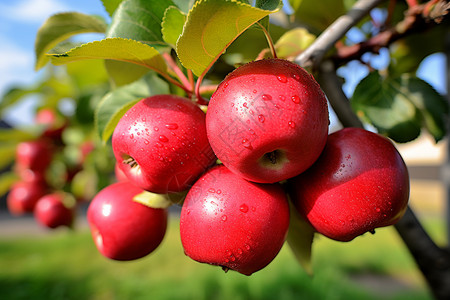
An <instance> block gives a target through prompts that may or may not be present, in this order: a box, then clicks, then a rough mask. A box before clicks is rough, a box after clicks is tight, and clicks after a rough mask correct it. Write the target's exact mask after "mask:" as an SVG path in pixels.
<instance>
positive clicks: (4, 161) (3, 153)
mask: <svg viewBox="0 0 450 300" xmlns="http://www.w3.org/2000/svg"><path fill="white" fill-rule="evenodd" d="M16 146H17V143H14V142H10V141H8V142H6V143H2V144H1V145H0V170H3V169H4V168H6V167H7V166H8V165H10V164H12V162H13V161H14V158H15V155H16Z"/></svg>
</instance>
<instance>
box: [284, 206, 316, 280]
mask: <svg viewBox="0 0 450 300" xmlns="http://www.w3.org/2000/svg"><path fill="white" fill-rule="evenodd" d="M289 202H290V201H289ZM314 232H315V231H314V229H313V228H312V227H311V225H309V224H308V223H307V222H306V221H305V220H304V219H303V218H302V217H301V216H300V215H299V213H298V212H297V210H296V209H295V207H294V206H293V205H292V203H291V202H290V221H289V232H288V237H287V242H288V245H289V247H290V248H291V250H292V252H293V253H294V255H295V258H296V259H297V261H298V262H299V263H300V265H301V266H302V267H303V269H304V270H305V271H306V273H308V274H309V275H312V274H313V269H312V264H311V253H312V243H313V239H314Z"/></svg>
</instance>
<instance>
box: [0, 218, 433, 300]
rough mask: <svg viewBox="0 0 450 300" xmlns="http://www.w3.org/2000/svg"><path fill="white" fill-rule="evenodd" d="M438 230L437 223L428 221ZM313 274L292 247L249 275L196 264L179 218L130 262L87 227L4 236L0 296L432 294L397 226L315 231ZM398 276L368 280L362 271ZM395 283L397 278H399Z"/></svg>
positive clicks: (281, 298)
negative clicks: (117, 257) (340, 235)
mask: <svg viewBox="0 0 450 300" xmlns="http://www.w3.org/2000/svg"><path fill="white" fill-rule="evenodd" d="M431 228H432V229H433V231H434V232H435V233H436V232H437V233H436V234H438V235H439V234H440V229H439V225H434V224H431ZM313 250H314V251H313V268H314V275H313V276H312V277H310V276H308V275H307V274H306V273H305V272H304V271H303V270H302V269H301V267H300V266H299V265H298V264H297V263H296V261H295V259H294V257H293V255H292V253H291V252H290V250H289V248H288V247H284V248H283V249H282V251H281V252H280V254H279V255H278V256H277V257H276V259H275V260H274V261H273V262H272V263H271V264H270V265H269V266H268V267H266V268H265V269H263V270H261V271H259V272H257V273H255V274H253V275H252V276H250V277H247V276H243V275H241V274H238V273H236V272H233V271H230V272H228V273H226V274H225V273H224V272H223V271H222V270H221V269H220V268H218V267H213V266H209V265H205V264H199V263H196V262H194V261H192V260H190V259H189V258H188V257H186V256H185V255H184V254H183V249H182V246H181V243H180V239H179V232H178V223H177V220H176V219H174V220H173V222H171V223H170V226H169V230H168V234H167V236H166V238H165V240H164V241H163V243H162V244H161V246H160V247H159V248H158V249H157V250H156V251H155V252H154V253H152V254H150V255H149V256H147V257H145V258H143V259H140V260H137V261H133V262H115V261H111V260H107V259H106V258H104V257H102V256H101V255H100V254H99V253H98V252H97V250H96V248H95V246H94V244H93V242H92V240H91V237H90V234H89V233H88V232H87V231H86V230H80V231H75V232H66V231H64V230H63V231H57V232H55V233H54V234H49V235H45V236H43V237H15V238H8V239H5V238H3V239H0V298H1V299H8V300H9V299H14V300H15V299H35V300H39V299H96V300H97V299H108V300H109V299H133V300H135V299H136V300H137V299H155V300H160V299H195V300H202V299H215V300H220V299H233V300H239V299H243V300H244V299H245V300H247V299H258V300H265V299H271V300H272V299H277V300H284V299H327V300H330V299H346V300H351V299H374V300H375V299H417V300H419V299H431V296H430V294H429V292H428V291H427V289H426V286H425V284H424V281H423V279H422V277H421V275H420V273H419V271H418V270H417V268H416V266H415V263H414V261H413V260H412V258H411V257H410V255H409V253H408V252H407V250H406V248H405V247H404V245H403V244H402V242H401V240H400V239H399V237H398V236H397V234H396V232H395V230H394V229H393V228H385V229H380V230H378V231H377V233H376V234H375V235H370V234H368V235H364V236H362V237H359V238H357V239H355V240H354V241H353V242H351V243H339V242H334V241H331V240H328V239H326V238H323V237H320V238H317V239H316V241H315V242H314V248H313ZM363 277H364V278H367V277H369V278H383V279H386V278H387V279H388V280H389V282H399V283H400V287H402V288H401V289H394V291H392V292H389V293H388V292H387V288H386V287H383V288H378V289H377V288H376V286H375V287H374V288H368V287H366V286H364V285H362V284H361V283H360V281H358V279H359V278H363ZM394 287H396V286H394Z"/></svg>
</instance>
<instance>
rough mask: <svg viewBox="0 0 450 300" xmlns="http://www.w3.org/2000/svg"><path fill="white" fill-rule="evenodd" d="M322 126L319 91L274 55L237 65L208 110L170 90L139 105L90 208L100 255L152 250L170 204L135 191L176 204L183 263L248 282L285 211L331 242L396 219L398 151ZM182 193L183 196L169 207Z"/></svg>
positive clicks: (403, 185) (405, 189)
mask: <svg viewBox="0 0 450 300" xmlns="http://www.w3.org/2000/svg"><path fill="white" fill-rule="evenodd" d="M328 127H329V115H328V106H327V99H326V97H325V95H324V93H323V92H322V90H321V88H320V86H319V85H318V83H317V82H316V81H315V80H314V78H313V77H312V76H311V75H310V74H309V73H307V72H306V71H305V70H304V69H302V68H301V67H300V66H298V65H297V64H295V63H292V62H290V61H287V60H283V59H264V60H257V61H253V62H250V63H248V64H245V65H243V66H241V67H238V68H237V69H235V70H234V71H233V72H231V73H230V74H228V75H227V76H226V77H225V78H224V80H223V81H222V82H221V83H220V84H219V85H218V87H217V89H216V91H215V92H214V93H213V95H212V96H211V98H210V101H209V103H208V106H207V109H206V113H204V111H202V109H201V108H200V107H199V106H198V105H197V104H196V103H195V102H193V101H191V100H190V99H186V98H182V97H180V96H175V95H154V96H151V97H148V98H145V99H142V100H140V101H139V102H138V103H137V104H135V105H134V106H133V107H132V108H131V109H130V110H128V111H127V112H126V113H125V114H124V115H123V117H122V118H121V119H120V121H119V123H118V124H117V127H116V128H115V131H114V133H113V136H112V148H113V152H114V155H115V158H116V161H117V165H116V174H117V176H120V177H121V178H123V179H122V180H121V182H119V183H115V184H113V185H110V186H108V187H106V188H105V189H103V190H102V191H101V192H100V193H99V194H97V196H96V197H95V198H94V199H93V201H92V203H91V205H90V207H89V210H88V220H89V223H90V225H91V230H92V235H93V238H94V241H95V243H96V245H97V247H98V249H99V251H100V252H101V253H102V254H103V255H105V256H106V257H109V258H111V259H116V260H130V259H137V258H140V257H143V256H145V255H147V254H149V253H151V252H152V251H153V250H154V249H156V248H157V246H158V245H159V244H160V243H161V241H162V239H163V236H164V234H165V230H166V225H167V209H166V208H164V207H162V208H157V207H150V206H151V205H150V206H147V205H144V204H142V203H138V202H136V201H133V199H134V200H135V197H136V195H138V194H139V195H141V194H142V192H149V193H152V194H159V195H162V194H164V195H166V196H167V199H169V200H170V199H171V200H172V202H174V203H176V204H179V205H182V209H181V215H180V236H181V242H182V245H183V248H184V252H185V254H186V255H187V256H189V257H190V258H192V259H193V260H195V261H198V262H202V263H208V264H211V265H217V266H220V267H222V268H223V269H224V270H235V271H237V272H240V273H242V274H245V275H251V274H252V273H254V272H256V271H258V270H261V269H262V268H264V267H265V266H267V265H268V264H269V263H270V262H271V261H272V260H273V259H274V258H275V257H276V256H277V254H278V253H279V251H280V249H281V248H282V246H283V244H284V242H285V240H286V237H287V232H288V229H289V224H290V218H291V215H292V213H291V212H290V207H292V209H295V210H297V212H298V214H299V215H300V216H301V217H303V218H304V219H305V220H306V221H307V222H308V223H309V224H310V225H311V226H312V228H313V229H314V230H315V231H316V232H317V233H320V234H323V235H325V236H327V237H329V238H331V239H334V240H338V241H350V240H352V239H354V238H355V237H357V236H359V235H361V234H364V233H365V232H372V231H373V230H374V229H375V228H377V227H382V226H388V225H391V224H394V223H395V222H397V221H398V219H399V218H400V217H401V216H402V215H403V213H404V211H405V209H406V205H407V201H408V197H409V177H408V172H407V169H406V166H405V164H404V162H403V160H402V158H401V156H400V154H399V153H398V152H397V150H396V148H395V146H394V145H393V144H392V143H391V141H389V140H388V139H386V138H384V137H382V136H380V135H378V134H376V133H373V132H369V131H366V130H364V129H359V128H346V129H342V130H339V131H337V132H335V133H332V134H329V132H328ZM180 193H185V197H184V201H181V202H179V201H178V200H177V201H175V200H174V199H175V196H174V195H177V196H179V194H180ZM176 199H179V197H177V198H176ZM289 202H291V203H292V206H290V205H289Z"/></svg>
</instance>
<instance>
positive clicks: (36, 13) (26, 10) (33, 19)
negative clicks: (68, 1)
mask: <svg viewBox="0 0 450 300" xmlns="http://www.w3.org/2000/svg"><path fill="white" fill-rule="evenodd" d="M68 10H69V7H68V6H66V5H65V4H63V3H62V2H61V1H59V0H20V1H14V2H12V1H11V2H10V3H8V4H5V3H1V4H0V16H2V17H4V18H7V19H10V20H13V21H19V22H26V23H42V22H44V21H45V20H46V19H47V18H48V17H49V16H50V15H52V14H54V13H58V12H63V11H68Z"/></svg>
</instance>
